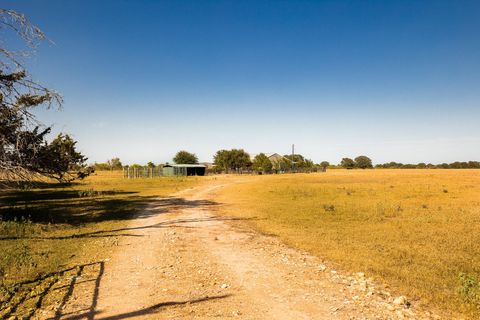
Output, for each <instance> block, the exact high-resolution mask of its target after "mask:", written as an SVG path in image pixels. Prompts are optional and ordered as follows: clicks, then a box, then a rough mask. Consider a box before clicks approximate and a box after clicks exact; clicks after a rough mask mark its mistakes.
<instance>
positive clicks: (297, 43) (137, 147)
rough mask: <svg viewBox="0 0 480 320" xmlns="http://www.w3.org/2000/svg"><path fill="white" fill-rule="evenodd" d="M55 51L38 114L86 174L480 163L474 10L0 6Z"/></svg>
mask: <svg viewBox="0 0 480 320" xmlns="http://www.w3.org/2000/svg"><path fill="white" fill-rule="evenodd" d="M2 7H4V8H7V9H14V10H17V11H19V12H22V13H24V14H25V15H27V16H28V17H29V18H30V20H31V21H32V22H33V23H35V24H36V25H38V26H39V27H40V28H41V29H42V30H43V31H44V32H45V33H46V34H47V36H48V37H49V38H50V39H51V40H52V41H53V42H55V45H48V44H44V45H42V46H41V47H40V50H39V52H38V53H37V55H36V56H35V57H34V58H33V59H32V60H31V61H29V67H30V69H31V73H33V76H34V78H35V79H38V80H39V81H41V82H42V83H43V84H45V85H46V86H48V87H51V88H54V89H56V90H58V91H60V92H61V93H62V94H63V96H64V98H65V104H64V108H63V110H62V111H60V112H56V111H52V110H50V111H43V110H41V111H39V112H38V116H39V117H40V119H41V120H42V121H43V122H45V123H47V124H50V123H51V124H54V129H55V131H56V132H58V131H65V132H69V133H71V134H72V135H73V136H74V137H75V138H76V139H78V141H79V144H78V145H79V148H80V149H81V150H82V151H83V152H84V153H85V154H86V155H87V156H88V157H89V159H90V160H91V161H92V162H93V161H105V160H107V159H109V158H112V157H113V156H118V157H120V158H121V159H122V160H123V161H124V162H127V163H133V162H137V163H146V162H147V161H154V162H156V163H158V162H165V161H170V160H171V158H172V156H173V155H174V153H175V152H176V151H178V150H180V149H186V150H189V151H192V152H195V153H196V154H197V155H198V156H199V158H200V160H203V161H211V159H212V155H213V154H214V153H215V152H216V151H217V150H219V149H223V148H244V149H245V150H246V151H248V152H251V153H258V152H278V153H289V152H290V147H291V144H292V143H295V145H296V150H297V151H298V152H299V153H302V154H303V155H305V156H306V157H308V158H311V159H312V160H314V161H315V162H320V161H322V160H327V161H330V162H332V163H338V162H339V161H340V160H341V158H342V157H346V156H348V157H355V156H357V155H360V154H365V155H368V156H370V157H371V158H372V159H373V161H374V162H375V163H380V162H387V161H398V162H433V163H440V162H451V161H456V160H459V161H467V160H480V125H479V124H478V122H479V120H480V105H479V102H480V86H479V85H480V37H479V32H480V2H478V1H291V2H288V1H191V2H189V1H133V0H132V1H48V0H45V1H22V0H15V1H8V0H7V1H2Z"/></svg>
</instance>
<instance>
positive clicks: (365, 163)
mask: <svg viewBox="0 0 480 320" xmlns="http://www.w3.org/2000/svg"><path fill="white" fill-rule="evenodd" d="M355 167H357V168H360V169H367V168H373V165H372V160H371V159H370V158H369V157H367V156H358V157H356V158H355Z"/></svg>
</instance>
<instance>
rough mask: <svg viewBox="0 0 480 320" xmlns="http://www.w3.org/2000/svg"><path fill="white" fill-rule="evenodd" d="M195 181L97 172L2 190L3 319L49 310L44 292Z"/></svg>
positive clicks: (0, 284)
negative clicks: (71, 180)
mask: <svg viewBox="0 0 480 320" xmlns="http://www.w3.org/2000/svg"><path fill="white" fill-rule="evenodd" d="M200 182H201V180H200V179H198V178H195V177H189V178H155V179H136V180H128V179H123V178H122V173H121V172H99V173H96V174H94V175H93V176H90V177H88V178H87V179H86V180H84V181H81V182H79V183H75V184H72V185H61V184H56V183H39V184H37V185H36V187H35V188H33V189H27V190H11V191H5V190H3V191H2V193H1V194H0V216H1V217H2V220H1V221H0V251H1V252H2V254H1V255H0V318H2V319H3V318H5V317H7V315H11V314H13V313H15V312H17V313H21V314H29V312H30V311H29V310H33V309H34V308H35V305H38V304H40V303H43V304H47V305H48V301H47V302H45V301H43V300H44V299H45V298H47V299H48V298H50V299H55V297H54V296H53V297H50V292H52V290H49V288H50V287H51V285H52V284H53V283H54V282H55V281H57V280H58V277H61V276H62V275H64V274H65V275H66V274H67V273H70V272H74V273H75V270H71V268H72V266H77V267H76V268H78V266H80V267H82V266H85V265H89V264H93V263H98V261H101V260H102V259H105V258H107V257H108V256H109V253H110V252H111V251H113V250H114V248H115V245H116V243H117V242H118V239H119V238H120V237H125V236H131V235H130V234H129V233H128V231H126V230H125V229H124V228H125V227H126V226H127V225H128V221H129V220H130V219H132V218H134V217H135V213H138V212H140V211H141V210H142V209H144V208H145V207H146V206H147V205H148V204H149V203H151V202H152V201H154V199H155V198H158V197H165V196H168V195H170V194H172V193H174V192H177V191H179V190H182V189H185V188H188V187H192V186H194V185H196V184H198V183H200ZM47 293H49V296H48V297H45V295H47ZM58 293H59V294H60V293H61V292H60V291H58ZM20 308H23V309H25V310H26V311H25V312H23V313H22V312H20V311H19V310H18V309H20ZM29 308H31V309H29Z"/></svg>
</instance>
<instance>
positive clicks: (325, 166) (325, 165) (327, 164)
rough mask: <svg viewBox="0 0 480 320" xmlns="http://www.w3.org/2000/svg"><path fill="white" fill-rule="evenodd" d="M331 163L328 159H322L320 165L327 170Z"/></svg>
mask: <svg viewBox="0 0 480 320" xmlns="http://www.w3.org/2000/svg"><path fill="white" fill-rule="evenodd" d="M329 165H330V163H329V162H328V161H322V162H320V167H321V168H322V169H323V170H327V168H328V166H329Z"/></svg>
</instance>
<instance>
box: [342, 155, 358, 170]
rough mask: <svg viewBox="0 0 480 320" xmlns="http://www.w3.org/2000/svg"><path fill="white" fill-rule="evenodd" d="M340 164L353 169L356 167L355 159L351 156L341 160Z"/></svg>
mask: <svg viewBox="0 0 480 320" xmlns="http://www.w3.org/2000/svg"><path fill="white" fill-rule="evenodd" d="M340 166H342V167H343V168H345V169H353V168H355V161H353V160H352V159H350V158H343V159H342V162H340Z"/></svg>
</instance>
